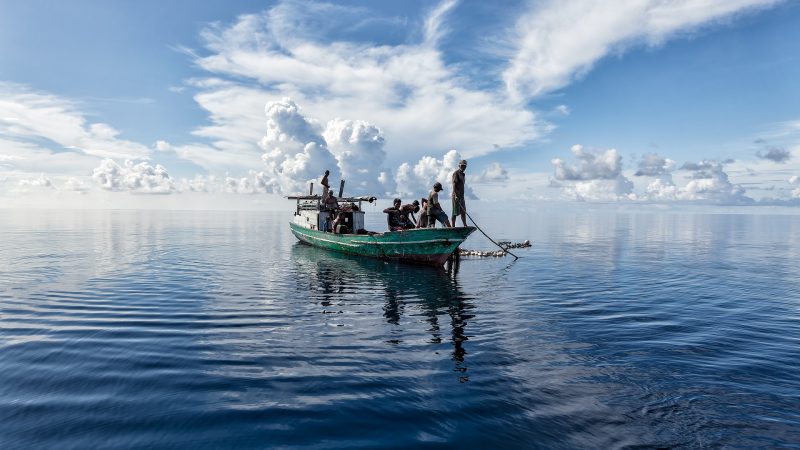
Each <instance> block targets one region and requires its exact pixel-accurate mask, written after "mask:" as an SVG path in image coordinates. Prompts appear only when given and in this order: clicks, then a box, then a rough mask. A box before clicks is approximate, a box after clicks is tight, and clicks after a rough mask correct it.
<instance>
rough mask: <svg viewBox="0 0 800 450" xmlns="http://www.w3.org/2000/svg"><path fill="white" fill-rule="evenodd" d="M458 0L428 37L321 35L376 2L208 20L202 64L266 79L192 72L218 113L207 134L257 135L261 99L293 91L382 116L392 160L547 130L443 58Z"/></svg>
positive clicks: (314, 103) (332, 112) (437, 18)
mask: <svg viewBox="0 0 800 450" xmlns="http://www.w3.org/2000/svg"><path fill="white" fill-rule="evenodd" d="M453 4H454V3H453V2H445V3H442V4H441V5H440V6H439V7H436V8H434V9H433V10H432V12H431V14H430V15H429V17H428V20H427V21H425V23H424V25H423V27H422V29H421V30H419V31H420V33H421V35H422V37H423V40H422V42H419V43H413V42H411V43H406V44H398V45H376V44H374V43H364V42H355V41H348V40H344V39H341V40H336V39H335V38H334V39H328V40H326V41H322V40H321V39H317V34H318V31H316V30H317V29H318V27H320V26H321V27H323V31H324V30H328V29H330V30H336V29H338V28H344V27H347V26H349V25H352V23H351V22H352V21H354V20H363V19H364V18H365V17H367V16H368V15H369V14H374V12H372V13H370V12H369V11H366V10H362V9H358V8H356V9H353V8H349V7H339V6H336V5H328V4H319V3H309V4H306V3H303V4H298V3H296V2H282V3H279V4H278V5H277V6H276V7H273V8H272V9H270V10H268V11H267V12H265V13H262V14H251V15H244V16H241V17H239V19H238V20H237V21H236V22H235V23H233V24H232V25H230V26H227V27H225V26H213V27H210V28H208V29H207V30H205V31H204V32H203V38H204V40H205V46H206V50H207V52H206V54H204V55H198V56H196V59H195V62H196V64H197V65H198V66H200V67H201V68H203V69H205V70H207V71H208V72H210V73H211V74H214V75H215V76H225V77H229V76H230V77H236V78H238V79H246V80H248V81H255V82H257V85H256V87H252V86H253V85H252V84H249V85H248V86H251V87H244V86H243V85H239V84H238V82H233V81H229V82H222V83H220V82H214V83H205V82H202V81H198V80H195V81H193V84H194V85H195V86H199V85H201V84H202V85H203V86H204V87H201V88H200V89H201V93H200V94H199V95H197V96H196V98H197V100H198V102H200V103H201V105H202V106H203V107H204V108H206V109H207V110H209V112H211V121H212V125H211V126H209V127H205V128H203V129H201V130H199V131H198V134H202V135H203V136H214V137H216V138H218V139H219V140H220V142H221V143H222V142H224V143H226V145H228V146H231V145H233V144H234V142H240V143H241V145H242V146H244V145H250V143H251V142H252V139H253V138H252V136H253V135H254V133H255V128H254V125H253V122H252V118H253V117H257V114H258V113H257V109H256V108H257V106H256V103H257V102H258V101H261V105H263V103H264V101H267V99H269V98H272V99H274V98H281V97H291V98H293V99H294V100H295V101H297V102H298V103H300V104H302V105H303V106H304V108H306V110H308V111H312V112H313V115H314V116H315V117H317V118H319V119H320V120H321V121H322V122H323V123H326V122H328V121H330V120H333V119H335V118H336V117H341V116H342V112H346V113H347V115H348V116H350V117H351V118H354V119H359V118H360V119H368V120H369V122H371V123H374V124H378V125H379V126H380V127H381V130H382V131H383V133H384V137H385V138H386V144H385V148H384V150H385V151H386V152H387V159H388V161H389V162H391V163H392V164H397V163H399V162H400V161H401V160H402V159H406V158H412V159H416V158H419V157H421V156H423V155H426V154H431V153H432V152H434V151H436V150H437V149H442V148H452V147H456V148H459V149H460V150H461V152H462V153H463V154H464V155H465V156H468V157H469V156H475V155H480V154H485V153H489V152H491V151H493V150H494V148H495V147H494V146H493V145H492V144H498V145H499V146H502V147H504V148H508V147H514V146H518V145H521V144H523V143H525V142H528V141H530V140H531V139H533V138H535V137H537V136H539V135H540V134H541V126H540V125H539V124H538V123H537V122H536V119H535V116H534V114H533V113H532V112H531V111H528V110H526V109H525V108H523V107H521V106H518V105H515V104H512V103H510V102H508V101H507V99H506V98H505V96H504V95H502V94H500V95H498V93H497V92H492V91H484V90H481V89H477V88H472V87H471V84H470V82H469V80H467V79H465V78H464V77H463V75H461V74H460V72H459V71H458V70H457V68H454V67H449V66H448V65H447V64H446V63H445V62H444V60H443V58H442V55H441V54H440V52H439V50H438V49H437V48H436V45H435V44H436V42H437V41H438V39H439V38H440V37H441V36H442V34H443V30H444V26H443V23H444V21H445V18H446V17H447V14H446V13H447V11H449V10H450V9H451V8H452V7H453ZM331 33H332V32H331ZM211 80H215V78H211ZM239 94H241V95H239ZM258 109H260V107H258ZM214 146H215V147H218V148H220V149H221V150H223V151H225V152H228V151H230V150H229V148H224V149H223V148H222V147H221V146H219V145H217V144H216V143H215V144H214ZM250 168H251V169H254V168H255V166H250ZM242 169H243V168H242Z"/></svg>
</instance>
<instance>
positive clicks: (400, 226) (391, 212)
mask: <svg viewBox="0 0 800 450" xmlns="http://www.w3.org/2000/svg"><path fill="white" fill-rule="evenodd" d="M402 203H403V201H402V200H400V199H399V198H396V199H394V202H393V204H392V207H391V208H386V209H384V210H383V212H384V213H385V214H388V216H386V222H387V224H388V225H389V231H401V230H410V229H411V228H414V225H413V224H412V223H411V220H410V219H409V218H408V215H409V214H410V213H411V212H412V211H413V210H414V205H405V206H400V205H401V204H402Z"/></svg>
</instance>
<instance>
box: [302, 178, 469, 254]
mask: <svg viewBox="0 0 800 450" xmlns="http://www.w3.org/2000/svg"><path fill="white" fill-rule="evenodd" d="M312 192H313V187H312ZM339 193H340V194H341V189H340V192H339ZM288 199H290V200H296V201H297V209H296V210H295V213H294V217H293V218H292V220H291V222H289V226H290V227H291V230H292V233H293V234H294V235H295V237H297V239H298V240H300V242H303V243H305V244H309V245H313V246H316V247H320V248H325V249H328V250H334V251H337V252H341V253H347V254H350V255H358V256H366V257H371V258H379V259H384V260H396V261H404V262H410V263H416V264H425V265H431V266H442V265H443V264H444V263H445V261H447V259H448V258H450V256H452V255H453V253H454V252H455V251H456V249H458V246H459V245H460V244H461V243H462V242H464V240H465V239H466V238H467V237H468V236H469V235H470V234H471V233H472V232H473V231H475V227H453V228H414V229H410V230H403V231H385V232H374V231H367V230H365V229H364V211H363V209H362V208H361V206H362V203H363V202H368V203H372V202H374V201H375V200H376V198H375V197H347V198H341V195H340V198H338V208H336V209H335V210H334V209H329V208H328V207H327V205H326V204H325V202H323V198H322V196H320V195H313V194H310V195H302V196H290V197H288ZM340 212H343V213H344V224H345V227H342V228H346V231H345V232H339V233H336V232H334V231H333V230H332V229H331V227H332V223H333V220H334V218H335V217H336V216H337V215H338V214H339V213H340ZM342 228H340V230H339V231H342Z"/></svg>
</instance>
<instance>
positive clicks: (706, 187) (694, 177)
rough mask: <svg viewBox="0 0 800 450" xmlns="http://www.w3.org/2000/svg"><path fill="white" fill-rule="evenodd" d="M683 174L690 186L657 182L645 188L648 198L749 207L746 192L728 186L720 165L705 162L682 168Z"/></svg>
mask: <svg viewBox="0 0 800 450" xmlns="http://www.w3.org/2000/svg"><path fill="white" fill-rule="evenodd" d="M681 170H682V171H687V172H689V174H690V180H689V182H688V183H687V184H686V185H685V186H683V187H678V186H676V185H675V184H674V183H672V181H671V179H666V178H659V179H656V180H654V181H653V182H651V183H650V184H649V185H648V186H647V192H646V193H647V197H648V198H649V199H650V200H661V201H667V200H678V201H699V202H710V203H717V204H725V205H731V204H733V205H735V204H751V203H753V199H752V198H750V197H748V196H747V195H745V189H744V188H743V187H742V186H741V185H738V184H734V183H731V181H730V179H729V177H728V174H727V173H726V172H725V171H724V170H723V164H721V163H718V162H715V161H709V160H704V161H700V162H697V163H694V162H690V163H685V164H683V166H681Z"/></svg>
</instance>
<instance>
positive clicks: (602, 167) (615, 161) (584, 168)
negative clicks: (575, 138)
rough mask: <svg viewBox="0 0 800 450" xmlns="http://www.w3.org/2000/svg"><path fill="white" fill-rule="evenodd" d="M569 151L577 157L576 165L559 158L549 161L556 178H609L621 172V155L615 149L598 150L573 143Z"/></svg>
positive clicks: (615, 176)
mask: <svg viewBox="0 0 800 450" xmlns="http://www.w3.org/2000/svg"><path fill="white" fill-rule="evenodd" d="M570 151H571V152H572V154H573V155H575V157H576V158H578V164H577V165H568V164H567V163H566V161H564V160H563V159H561V158H555V159H553V160H552V161H551V163H552V164H553V167H554V169H555V177H556V179H557V180H595V179H605V180H610V179H614V178H617V177H618V176H620V174H621V173H622V156H621V155H620V154H619V152H618V151H617V150H616V149H613V148H612V149H608V150H605V151H600V150H590V149H586V148H584V147H583V146H582V145H573V146H572V148H571V149H570Z"/></svg>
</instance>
